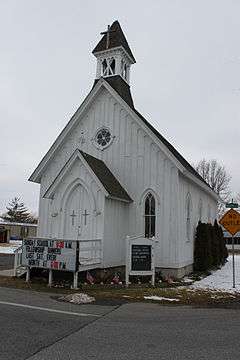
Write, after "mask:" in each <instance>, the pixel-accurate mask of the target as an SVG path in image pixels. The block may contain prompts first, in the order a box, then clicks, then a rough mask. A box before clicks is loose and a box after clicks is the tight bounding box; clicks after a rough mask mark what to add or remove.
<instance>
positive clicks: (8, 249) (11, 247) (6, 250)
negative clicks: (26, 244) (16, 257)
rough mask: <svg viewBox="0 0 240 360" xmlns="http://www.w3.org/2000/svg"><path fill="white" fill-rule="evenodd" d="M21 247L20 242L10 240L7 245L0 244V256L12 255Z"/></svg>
mask: <svg viewBox="0 0 240 360" xmlns="http://www.w3.org/2000/svg"><path fill="white" fill-rule="evenodd" d="M21 245H22V241H21V240H10V242H9V243H4V244H0V254H14V251H15V250H16V249H18V248H19V247H20V246H21Z"/></svg>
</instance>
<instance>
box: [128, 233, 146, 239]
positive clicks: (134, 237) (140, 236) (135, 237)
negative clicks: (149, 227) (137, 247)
mask: <svg viewBox="0 0 240 360" xmlns="http://www.w3.org/2000/svg"><path fill="white" fill-rule="evenodd" d="M142 237H145V235H144V234H141V235H133V236H129V235H127V236H126V239H129V240H135V239H139V238H142Z"/></svg>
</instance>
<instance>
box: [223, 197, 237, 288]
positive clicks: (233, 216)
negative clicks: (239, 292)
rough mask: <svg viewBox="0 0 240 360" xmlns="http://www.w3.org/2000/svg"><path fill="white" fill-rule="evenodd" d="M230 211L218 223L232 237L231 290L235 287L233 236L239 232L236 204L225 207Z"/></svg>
mask: <svg viewBox="0 0 240 360" xmlns="http://www.w3.org/2000/svg"><path fill="white" fill-rule="evenodd" d="M226 206H227V207H228V208H230V210H228V211H227V212H226V214H224V215H223V217H222V218H221V219H220V221H219V223H220V224H221V225H222V226H223V227H224V229H226V230H227V231H228V232H229V233H230V234H231V235H232V262H233V288H235V286H236V279H235V249H234V235H235V234H236V233H237V232H238V231H239V230H240V214H239V212H237V211H236V210H234V208H236V207H238V204H235V203H233V201H232V203H229V204H227V205H226Z"/></svg>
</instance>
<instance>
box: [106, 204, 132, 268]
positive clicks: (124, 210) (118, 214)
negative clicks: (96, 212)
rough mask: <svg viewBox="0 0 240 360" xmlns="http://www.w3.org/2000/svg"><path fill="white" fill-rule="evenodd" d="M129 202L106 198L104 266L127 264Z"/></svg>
mask: <svg viewBox="0 0 240 360" xmlns="http://www.w3.org/2000/svg"><path fill="white" fill-rule="evenodd" d="M129 206H131V205H129V204H126V203H124V202H121V201H117V200H112V199H107V198H106V200H105V210H104V235H103V263H102V266H103V267H113V266H122V265H125V249H126V248H125V245H126V236H127V234H128V220H129Z"/></svg>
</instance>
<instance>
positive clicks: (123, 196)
mask: <svg viewBox="0 0 240 360" xmlns="http://www.w3.org/2000/svg"><path fill="white" fill-rule="evenodd" d="M79 151H80V153H81V154H82V156H83V157H84V159H85V160H86V162H87V163H88V165H89V166H90V168H91V169H92V170H93V172H94V173H95V175H96V176H97V177H98V179H99V180H100V181H101V183H102V185H103V186H104V188H105V189H106V191H107V192H108V193H109V195H110V196H111V197H113V198H116V199H120V200H125V201H128V202H132V199H131V198H130V196H129V195H128V193H127V192H126V190H124V188H123V187H122V185H121V184H120V183H119V181H118V180H117V179H116V178H115V176H114V175H113V174H112V172H111V171H110V170H109V168H108V167H107V166H106V164H105V163H104V162H103V161H102V160H99V159H97V158H95V157H94V156H92V155H89V154H87V153H85V152H83V151H81V150H79Z"/></svg>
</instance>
